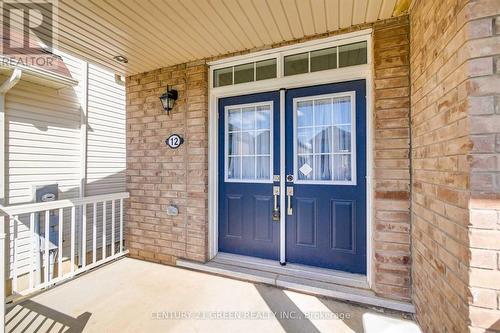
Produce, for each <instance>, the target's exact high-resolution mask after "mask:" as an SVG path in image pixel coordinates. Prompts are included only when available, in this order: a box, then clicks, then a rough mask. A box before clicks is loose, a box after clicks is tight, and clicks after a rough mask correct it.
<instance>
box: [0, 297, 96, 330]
mask: <svg viewBox="0 0 500 333" xmlns="http://www.w3.org/2000/svg"><path fill="white" fill-rule="evenodd" d="M91 315H92V314H91V313H90V312H84V313H82V314H81V315H79V316H78V317H77V318H73V317H71V316H68V315H66V314H64V313H62V312H59V311H56V310H54V309H51V308H49V307H47V306H45V305H42V304H40V303H36V302H33V301H32V300H26V301H23V302H21V303H19V304H17V305H15V306H14V307H12V308H10V309H8V310H7V314H6V318H5V321H6V322H5V329H6V332H21V333H25V332H26V333H28V332H44V333H45V332H66V333H80V332H83V329H84V328H85V326H86V325H87V322H88V321H89V319H90V316H91Z"/></svg>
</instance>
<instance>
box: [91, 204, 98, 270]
mask: <svg viewBox="0 0 500 333" xmlns="http://www.w3.org/2000/svg"><path fill="white" fill-rule="evenodd" d="M93 215H94V216H93V219H92V262H93V263H94V264H95V262H96V260H97V202H94V204H93Z"/></svg>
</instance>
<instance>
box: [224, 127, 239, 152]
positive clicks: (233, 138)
mask: <svg viewBox="0 0 500 333" xmlns="http://www.w3.org/2000/svg"><path fill="white" fill-rule="evenodd" d="M228 138H229V142H228V152H227V153H228V154H229V155H240V154H241V150H240V148H241V133H240V132H235V133H229V134H228Z"/></svg>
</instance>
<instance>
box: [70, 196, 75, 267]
mask: <svg viewBox="0 0 500 333" xmlns="http://www.w3.org/2000/svg"><path fill="white" fill-rule="evenodd" d="M70 252H71V259H70V265H71V273H74V272H75V206H73V207H71V250H70Z"/></svg>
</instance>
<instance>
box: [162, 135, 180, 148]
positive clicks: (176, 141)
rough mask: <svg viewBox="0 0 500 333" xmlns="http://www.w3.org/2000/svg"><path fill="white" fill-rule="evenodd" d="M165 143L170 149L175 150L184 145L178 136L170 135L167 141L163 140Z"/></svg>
mask: <svg viewBox="0 0 500 333" xmlns="http://www.w3.org/2000/svg"><path fill="white" fill-rule="evenodd" d="M165 143H166V144H167V146H169V147H170V148H172V149H177V148H179V146H180V145H182V144H183V143H184V139H183V138H182V137H181V136H180V135H179V134H172V135H171V136H169V137H168V139H167V140H165Z"/></svg>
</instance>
